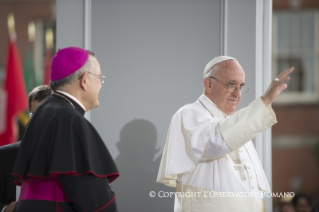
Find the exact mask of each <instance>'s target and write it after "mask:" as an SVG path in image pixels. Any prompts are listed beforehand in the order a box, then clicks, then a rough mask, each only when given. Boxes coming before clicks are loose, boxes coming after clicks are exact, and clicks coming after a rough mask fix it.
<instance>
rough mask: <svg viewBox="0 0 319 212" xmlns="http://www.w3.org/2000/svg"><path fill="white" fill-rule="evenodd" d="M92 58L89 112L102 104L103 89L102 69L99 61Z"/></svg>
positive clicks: (88, 96) (88, 97)
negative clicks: (100, 97) (101, 92)
mask: <svg viewBox="0 0 319 212" xmlns="http://www.w3.org/2000/svg"><path fill="white" fill-rule="evenodd" d="M90 57H91V62H92V65H91V69H90V72H91V73H92V74H89V75H90V77H89V80H90V85H89V89H88V93H87V100H88V108H86V109H87V111H88V110H91V109H93V108H95V107H98V106H99V104H100V102H99V92H100V90H101V88H102V83H101V80H100V79H101V77H102V73H101V68H100V63H99V62H98V61H97V59H96V58H95V57H92V56H90Z"/></svg>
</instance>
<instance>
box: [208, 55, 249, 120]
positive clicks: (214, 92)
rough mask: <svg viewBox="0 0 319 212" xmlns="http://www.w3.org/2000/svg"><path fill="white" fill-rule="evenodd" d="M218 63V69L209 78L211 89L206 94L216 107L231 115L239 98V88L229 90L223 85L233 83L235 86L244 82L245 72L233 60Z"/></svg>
mask: <svg viewBox="0 0 319 212" xmlns="http://www.w3.org/2000/svg"><path fill="white" fill-rule="evenodd" d="M217 65H219V68H220V71H218V72H217V73H216V75H214V76H213V77H215V78H216V79H217V80H219V81H220V82H218V81H217V80H215V79H212V78H210V81H211V82H210V83H211V91H210V94H209V95H207V96H208V97H209V98H210V99H211V100H212V101H213V102H214V103H215V104H216V105H217V107H218V108H219V109H220V110H221V111H223V112H224V113H225V114H227V115H231V114H233V113H234V112H235V111H236V108H237V106H238V103H239V101H240V99H241V93H240V90H239V89H237V90H236V91H233V92H231V91H229V90H228V88H227V87H226V86H225V85H223V84H222V83H221V82H223V83H224V84H226V85H235V86H237V87H239V86H241V85H244V84H245V72H244V70H243V68H242V67H241V66H240V65H239V64H238V63H237V62H236V61H233V60H229V61H224V62H221V63H220V64H217Z"/></svg>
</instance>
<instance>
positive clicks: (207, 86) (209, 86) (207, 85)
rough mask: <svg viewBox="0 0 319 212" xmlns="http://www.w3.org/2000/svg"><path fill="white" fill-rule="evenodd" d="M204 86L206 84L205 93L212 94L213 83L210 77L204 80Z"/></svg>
mask: <svg viewBox="0 0 319 212" xmlns="http://www.w3.org/2000/svg"><path fill="white" fill-rule="evenodd" d="M203 84H204V87H205V91H206V92H207V93H210V91H211V89H212V83H211V80H210V79H209V77H206V78H205V79H204V80H203Z"/></svg>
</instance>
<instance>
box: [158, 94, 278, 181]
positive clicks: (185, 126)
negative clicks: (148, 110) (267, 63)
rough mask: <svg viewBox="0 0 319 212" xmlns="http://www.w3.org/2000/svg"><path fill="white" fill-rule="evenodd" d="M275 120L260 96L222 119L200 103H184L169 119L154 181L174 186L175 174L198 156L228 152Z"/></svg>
mask: <svg viewBox="0 0 319 212" xmlns="http://www.w3.org/2000/svg"><path fill="white" fill-rule="evenodd" d="M275 123H276V117H275V114H274V112H273V110H272V109H271V107H269V108H267V107H266V106H265V104H264V103H263V101H262V99H261V98H258V99H257V100H255V101H254V102H252V103H251V104H250V105H248V106H247V107H246V108H243V109H241V110H239V111H237V112H236V113H234V114H233V115H232V116H231V117H229V118H227V119H222V120H221V119H219V118H213V117H212V116H209V115H207V111H205V110H203V108H202V107H201V105H197V106H196V105H194V104H192V105H186V106H184V107H182V108H181V109H180V110H179V111H177V112H176V114H175V115H174V116H173V118H172V120H171V124H170V127H169V130H168V133H167V138H166V144H165V147H164V152H163V156H162V161H161V165H160V169H159V173H158V177H157V181H158V182H162V183H164V184H166V185H168V186H176V179H177V178H178V177H179V175H180V174H182V173H184V172H187V171H190V170H192V169H194V168H195V166H196V165H197V164H198V162H199V161H200V160H201V161H203V160H208V159H209V160H211V159H216V158H218V157H221V156H223V155H225V154H228V153H230V152H231V151H233V150H236V149H238V148H240V147H241V146H243V145H244V144H245V143H246V142H248V141H249V140H251V139H253V138H254V137H256V136H257V135H258V134H259V133H261V132H262V131H264V130H266V129H267V128H269V127H271V126H272V125H273V124H275Z"/></svg>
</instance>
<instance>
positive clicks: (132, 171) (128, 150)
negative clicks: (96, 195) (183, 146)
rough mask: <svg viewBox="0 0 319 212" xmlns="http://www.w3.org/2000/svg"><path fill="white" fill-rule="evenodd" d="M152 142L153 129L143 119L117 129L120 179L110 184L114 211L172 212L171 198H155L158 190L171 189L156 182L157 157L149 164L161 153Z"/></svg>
mask: <svg viewBox="0 0 319 212" xmlns="http://www.w3.org/2000/svg"><path fill="white" fill-rule="evenodd" d="M156 140H157V132H156V128H155V126H154V125H153V124H152V123H151V122H149V121H147V120H143V119H137V120H133V121H131V122H129V123H128V124H126V125H125V126H124V128H123V129H122V130H121V134H120V141H119V142H118V144H117V147H118V149H119V152H120V154H119V156H118V157H117V158H116V160H115V163H116V165H117V167H118V169H119V172H120V177H119V178H118V179H117V180H116V181H115V182H114V183H113V184H112V190H113V191H114V192H115V193H116V201H117V205H118V211H122V212H126V211H130V212H135V211H136V212H149V211H152V212H153V211H159V212H163V211H173V208H174V197H171V198H169V197H168V198H160V197H158V192H159V191H165V192H166V191H168V192H169V191H174V190H175V189H173V188H168V187H166V186H164V185H162V184H159V183H156V178H157V173H158V168H159V164H160V160H161V157H159V158H158V159H156V160H155V161H153V158H154V155H155V154H156V153H157V152H158V151H161V150H160V149H158V148H156ZM151 191H155V192H156V197H154V198H151V197H150V195H149V193H150V192H151Z"/></svg>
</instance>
